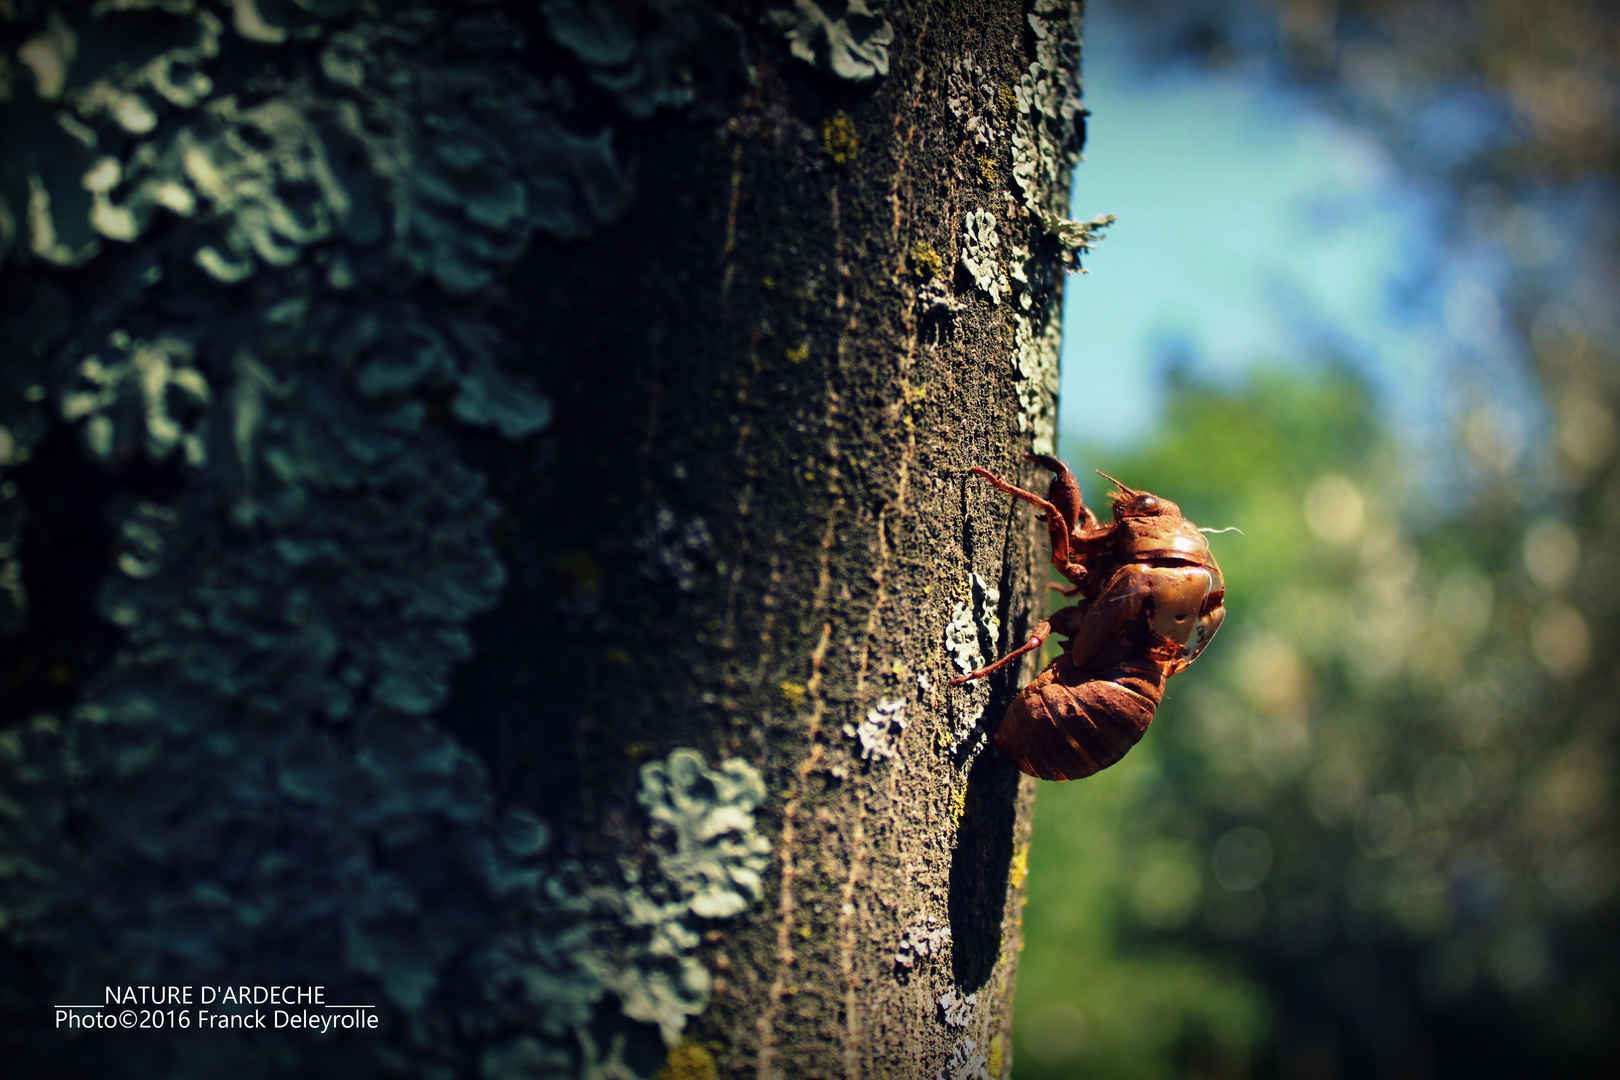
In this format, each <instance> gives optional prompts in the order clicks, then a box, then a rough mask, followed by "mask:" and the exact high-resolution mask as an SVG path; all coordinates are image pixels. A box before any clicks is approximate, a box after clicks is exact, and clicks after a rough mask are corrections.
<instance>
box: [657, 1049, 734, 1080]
mask: <svg viewBox="0 0 1620 1080" xmlns="http://www.w3.org/2000/svg"><path fill="white" fill-rule="evenodd" d="M658 1080H720V1070H719V1068H718V1067H717V1066H716V1065H715V1063H714V1055H713V1054H711V1053H709V1051H708V1050H706V1049H704V1048H703V1047H702V1046H700V1045H699V1044H697V1043H694V1042H683V1043H678V1044H676V1045H675V1046H672V1047H670V1050H669V1054H668V1056H666V1057H665V1058H664V1067H663V1068H662V1069H659V1070H658Z"/></svg>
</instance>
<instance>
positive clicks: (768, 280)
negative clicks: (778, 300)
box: [760, 277, 776, 289]
mask: <svg viewBox="0 0 1620 1080" xmlns="http://www.w3.org/2000/svg"><path fill="white" fill-rule="evenodd" d="M760 283H761V284H762V285H764V286H765V287H766V288H767V289H774V288H776V279H775V278H773V277H765V278H761V279H760Z"/></svg>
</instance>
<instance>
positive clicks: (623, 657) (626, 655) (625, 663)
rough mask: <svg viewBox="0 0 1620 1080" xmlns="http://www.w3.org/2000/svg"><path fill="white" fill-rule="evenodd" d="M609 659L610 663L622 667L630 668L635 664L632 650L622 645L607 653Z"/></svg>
mask: <svg viewBox="0 0 1620 1080" xmlns="http://www.w3.org/2000/svg"><path fill="white" fill-rule="evenodd" d="M607 659H608V663H610V664H618V665H619V666H620V667H629V666H630V665H631V663H632V662H633V658H632V657H631V655H630V650H629V649H626V648H624V647H623V646H620V645H615V646H613V647H612V648H611V649H609V650H608V651H607Z"/></svg>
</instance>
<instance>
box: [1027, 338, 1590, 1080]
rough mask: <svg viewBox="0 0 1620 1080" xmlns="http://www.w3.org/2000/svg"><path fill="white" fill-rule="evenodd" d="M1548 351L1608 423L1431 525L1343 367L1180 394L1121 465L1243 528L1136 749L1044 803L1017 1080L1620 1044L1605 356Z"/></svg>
mask: <svg viewBox="0 0 1620 1080" xmlns="http://www.w3.org/2000/svg"><path fill="white" fill-rule="evenodd" d="M1545 355H1546V360H1547V372H1546V374H1547V376H1548V377H1549V378H1553V377H1555V375H1556V373H1557V372H1565V373H1566V374H1565V375H1564V376H1562V377H1565V378H1570V377H1579V378H1581V379H1584V380H1586V384H1587V385H1588V386H1589V387H1592V388H1600V389H1601V391H1602V393H1598V392H1596V390H1594V392H1593V393H1591V394H1587V395H1582V396H1581V397H1579V398H1578V400H1579V401H1580V402H1582V404H1581V405H1580V406H1579V407H1578V408H1579V410H1580V411H1581V412H1583V413H1585V412H1586V411H1588V410H1590V409H1591V408H1594V407H1595V408H1598V409H1601V410H1604V416H1606V417H1608V418H1609V419H1608V420H1607V421H1606V423H1607V425H1608V426H1607V427H1604V426H1603V425H1602V424H1598V425H1597V426H1595V427H1592V428H1591V430H1606V431H1609V432H1610V433H1611V435H1610V437H1609V438H1608V439H1607V441H1606V442H1605V443H1604V452H1603V453H1602V454H1599V453H1596V452H1595V451H1596V449H1597V448H1596V447H1594V446H1587V445H1584V444H1576V443H1571V444H1570V445H1571V446H1575V447H1576V454H1575V455H1573V456H1572V455H1570V454H1569V453H1567V452H1566V453H1564V454H1563V455H1562V457H1561V458H1560V461H1559V464H1558V468H1559V469H1560V470H1561V472H1560V475H1561V477H1562V481H1561V484H1560V486H1561V487H1562V488H1563V489H1564V490H1565V491H1566V492H1567V494H1566V495H1564V496H1563V497H1559V496H1558V495H1556V494H1554V493H1553V492H1552V491H1547V490H1541V491H1537V490H1535V489H1529V488H1525V487H1523V486H1522V485H1520V484H1519V483H1518V482H1517V480H1516V478H1515V477H1514V476H1513V475H1511V474H1500V475H1498V476H1496V477H1495V479H1493V480H1488V481H1487V482H1486V483H1485V484H1484V485H1483V487H1482V489H1481V491H1480V494H1479V496H1478V497H1477V498H1476V499H1475V500H1474V501H1473V502H1472V503H1471V504H1470V505H1469V506H1468V508H1467V509H1465V510H1464V511H1463V512H1462V513H1460V514H1459V515H1457V516H1455V517H1452V518H1446V519H1443V520H1441V521H1439V522H1438V523H1435V522H1433V521H1432V520H1428V518H1429V516H1428V515H1424V514H1421V513H1419V512H1418V511H1419V510H1420V509H1421V508H1422V502H1423V489H1422V486H1421V483H1420V481H1419V480H1417V479H1416V471H1415V470H1411V469H1406V468H1403V467H1402V466H1401V462H1400V458H1399V455H1398V454H1397V452H1396V450H1395V448H1394V446H1393V445H1392V444H1391V443H1390V442H1389V440H1388V439H1387V438H1386V437H1385V436H1383V435H1382V434H1381V433H1380V432H1379V430H1378V427H1377V424H1376V421H1375V413H1374V406H1373V403H1372V401H1371V400H1370V397H1369V395H1368V393H1367V392H1366V391H1365V390H1364V389H1363V388H1361V387H1360V386H1359V385H1358V384H1357V383H1356V382H1355V380H1354V379H1352V378H1351V377H1349V376H1348V375H1346V374H1344V373H1342V372H1339V371H1331V370H1330V371H1328V372H1326V373H1324V374H1318V375H1280V374H1274V373H1273V374H1262V375H1257V376H1256V377H1255V378H1254V379H1253V381H1252V382H1251V383H1249V384H1248V385H1247V386H1244V387H1242V388H1240V389H1238V390H1235V391H1223V390H1215V389H1210V388H1205V387H1200V386H1197V385H1193V384H1191V383H1188V382H1185V381H1180V382H1177V383H1175V384H1174V385H1173V386H1172V391H1171V395H1172V402H1173V403H1172V405H1171V408H1170V410H1169V415H1168V421H1167V423H1166V426H1165V434H1164V436H1163V437H1162V438H1161V440H1160V441H1159V442H1158V443H1157V445H1155V446H1154V447H1152V448H1151V449H1149V450H1148V451H1146V452H1145V453H1143V454H1141V455H1140V456H1138V457H1136V458H1135V459H1132V460H1126V461H1123V462H1121V461H1116V460H1110V461H1108V462H1107V463H1106V464H1107V466H1108V471H1109V472H1111V473H1113V474H1114V475H1117V476H1119V477H1120V478H1121V479H1122V480H1125V481H1126V482H1127V483H1129V484H1131V485H1132V486H1133V487H1139V488H1145V489H1147V490H1150V491H1154V492H1156V493H1159V494H1163V495H1166V496H1167V497H1170V498H1172V499H1174V500H1176V501H1178V502H1179V503H1180V504H1181V505H1182V508H1183V510H1184V511H1185V512H1186V513H1187V515H1188V516H1189V517H1190V518H1192V520H1194V521H1197V522H1200V523H1204V524H1207V525H1210V526H1214V527H1221V526H1226V525H1238V526H1239V527H1241V528H1242V529H1243V534H1242V535H1237V534H1226V535H1223V536H1219V537H1215V538H1213V539H1212V543H1213V545H1214V548H1215V552H1216V556H1217V558H1218V559H1219V560H1220V563H1221V567H1222V569H1223V571H1224V572H1225V574H1226V578H1227V583H1228V598H1227V609H1228V612H1229V614H1228V618H1227V621H1226V625H1225V626H1224V627H1223V630H1222V633H1221V634H1220V636H1219V637H1218V639H1217V640H1216V642H1215V643H1214V644H1213V645H1212V646H1211V647H1210V649H1209V651H1207V652H1206V653H1205V654H1204V657H1203V658H1201V660H1200V662H1199V663H1198V664H1196V665H1194V666H1193V667H1192V668H1191V669H1189V670H1188V671H1187V672H1186V673H1185V674H1183V675H1181V676H1178V677H1177V678H1176V679H1175V680H1173V681H1172V682H1171V684H1170V687H1169V691H1168V693H1167V695H1166V701H1165V704H1164V706H1163V707H1162V708H1161V709H1160V711H1159V715H1158V717H1157V718H1156V719H1155V722H1154V726H1153V728H1152V729H1151V730H1150V732H1149V734H1148V736H1147V737H1146V738H1145V739H1144V741H1143V742H1142V744H1141V745H1140V746H1139V747H1137V748H1136V749H1135V750H1134V751H1133V752H1132V753H1131V755H1130V756H1128V757H1127V758H1126V759H1125V760H1124V761H1123V762H1121V763H1120V764H1119V765H1117V766H1115V767H1114V768H1113V769H1112V770H1110V771H1108V772H1105V773H1103V774H1100V775H1099V776H1097V777H1095V778H1092V779H1090V780H1086V781H1082V782H1078V783H1072V784H1061V785H1047V786H1046V787H1044V788H1043V790H1042V792H1041V798H1040V800H1039V801H1038V802H1037V811H1036V828H1035V840H1034V845H1033V849H1032V852H1031V856H1030V886H1029V901H1028V906H1027V908H1026V916H1025V938H1026V946H1027V947H1026V951H1025V953H1024V955H1023V957H1022V959H1021V961H1020V965H1021V966H1020V971H1019V984H1020V997H1019V1007H1020V1012H1019V1016H1018V1029H1017V1031H1018V1046H1017V1050H1018V1053H1017V1055H1016V1057H1015V1061H1016V1064H1017V1071H1018V1072H1017V1074H1018V1076H1019V1077H1021V1078H1029V1080H1039V1078H1042V1077H1059V1076H1062V1077H1072V1076H1143V1077H1149V1076H1180V1075H1221V1076H1245V1075H1249V1074H1250V1073H1251V1072H1255V1071H1258V1072H1260V1073H1261V1074H1263V1075H1282V1076H1312V1075H1322V1076H1335V1075H1348V1076H1361V1075H1381V1074H1382V1073H1383V1071H1384V1070H1385V1069H1386V1068H1391V1067H1393V1066H1392V1063H1395V1062H1399V1063H1402V1067H1403V1068H1405V1067H1410V1070H1411V1075H1418V1076H1424V1075H1442V1076H1444V1075H1467V1074H1472V1075H1481V1076H1490V1075H1509V1074H1511V1073H1513V1072H1516V1071H1525V1070H1528V1069H1530V1068H1531V1066H1532V1064H1536V1065H1538V1066H1539V1067H1540V1068H1542V1069H1544V1070H1545V1071H1543V1072H1541V1073H1538V1075H1571V1076H1579V1075H1586V1073H1585V1072H1583V1071H1582V1070H1583V1069H1585V1068H1587V1067H1588V1066H1589V1065H1591V1064H1592V1063H1594V1062H1596V1061H1598V1060H1604V1059H1606V1058H1607V1055H1608V1054H1609V1052H1610V1051H1612V1050H1613V1048H1614V1044H1613V1037H1612V1035H1610V1034H1609V1028H1608V1026H1607V1024H1606V1021H1607V1019H1608V1017H1609V1015H1610V1013H1609V1009H1610V1006H1609V1002H1610V1001H1611V1000H1613V993H1614V990H1615V987H1614V982H1615V971H1614V967H1613V963H1612V959H1611V957H1612V952H1611V950H1612V949H1613V948H1614V945H1615V939H1614V936H1613V933H1612V930H1611V929H1610V928H1611V926H1612V923H1613V915H1614V908H1615V905H1614V896H1615V885H1616V877H1617V875H1616V869H1617V868H1616V863H1615V858H1614V850H1615V847H1614V840H1615V825H1616V822H1615V815H1614V812H1613V806H1612V801H1611V798H1610V795H1611V791H1612V787H1613V779H1612V777H1613V773H1612V767H1611V763H1612V745H1611V744H1612V731H1613V720H1614V712H1615V710H1614V706H1613V703H1612V692H1613V688H1612V681H1613V663H1612V657H1613V637H1612V630H1611V628H1610V626H1611V624H1610V620H1611V619H1612V615H1613V613H1614V611H1615V609H1616V607H1617V605H1620V588H1617V580H1620V579H1617V577H1616V575H1615V574H1614V572H1613V567H1614V565H1615V557H1614V552H1615V551H1616V550H1617V548H1620V545H1617V544H1616V534H1617V533H1620V513H1616V510H1617V509H1620V485H1617V484H1616V482H1615V479H1614V478H1613V474H1614V470H1613V467H1612V464H1611V461H1610V458H1611V455H1612V450H1613V446H1614V440H1613V438H1612V432H1613V420H1612V416H1613V411H1612V407H1611V404H1612V402H1613V400H1614V384H1613V382H1612V381H1610V382H1607V383H1600V382H1599V381H1598V380H1599V373H1601V372H1603V371H1611V370H1613V368H1612V366H1611V365H1610V364H1608V363H1606V362H1605V361H1604V358H1602V357H1601V356H1600V355H1599V353H1598V352H1596V351H1595V350H1594V349H1593V347H1592V345H1591V344H1590V343H1589V342H1585V341H1583V340H1581V339H1578V338H1567V339H1561V340H1559V341H1557V342H1549V343H1548V345H1547V348H1546V350H1545ZM1570 373H1579V374H1578V375H1574V374H1570ZM1570 400H1577V399H1570ZM1574 407H1575V406H1571V408H1574ZM1583 422H1584V421H1583ZM1589 426H1590V425H1589ZM1565 430H1566V431H1568V430H1573V429H1570V428H1568V427H1567V425H1566V428H1565ZM1599 438H1602V437H1601V436H1599ZM1479 452H1480V454H1481V456H1483V457H1485V458H1487V459H1490V458H1491V455H1492V450H1491V448H1490V447H1489V446H1482V447H1481V448H1480V450H1479ZM1426 521H1427V523H1426ZM1549 1048H1556V1050H1555V1051H1553V1050H1550V1049H1549ZM1322 1069H1328V1070H1330V1071H1326V1072H1324V1071H1321V1070H1322Z"/></svg>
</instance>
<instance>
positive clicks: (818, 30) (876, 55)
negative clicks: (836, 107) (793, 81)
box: [765, 0, 894, 82]
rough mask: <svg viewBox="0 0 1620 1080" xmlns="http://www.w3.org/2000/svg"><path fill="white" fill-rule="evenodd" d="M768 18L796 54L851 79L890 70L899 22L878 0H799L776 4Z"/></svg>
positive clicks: (815, 64) (839, 75)
mask: <svg viewBox="0 0 1620 1080" xmlns="http://www.w3.org/2000/svg"><path fill="white" fill-rule="evenodd" d="M765 21H766V23H768V24H769V25H771V26H773V27H775V28H776V29H777V30H779V31H781V33H782V36H783V37H785V38H787V40H788V46H789V48H790V49H791V50H792V52H793V55H794V56H796V57H798V58H799V59H800V60H803V61H804V62H805V63H807V64H810V65H812V66H814V67H816V68H818V69H820V70H822V71H827V72H831V73H832V74H834V75H836V76H838V77H839V78H841V79H848V80H850V81H851V82H866V81H867V80H869V79H873V78H876V77H877V76H879V75H887V74H888V73H889V46H890V45H891V44H893V43H894V27H893V26H891V25H890V24H889V21H888V20H887V19H885V18H884V17H883V5H882V4H881V3H879V2H878V0H871V2H869V3H868V2H863V0H793V3H792V4H791V5H788V6H781V7H773V8H771V9H770V10H769V11H767V12H766V13H765Z"/></svg>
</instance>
